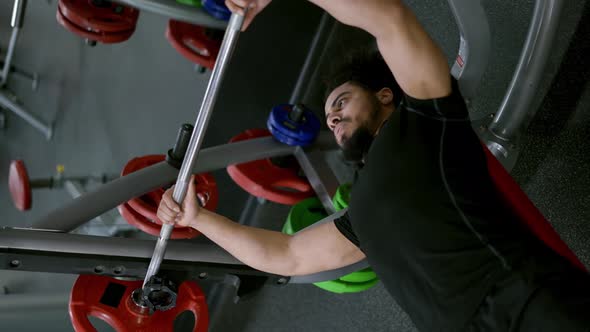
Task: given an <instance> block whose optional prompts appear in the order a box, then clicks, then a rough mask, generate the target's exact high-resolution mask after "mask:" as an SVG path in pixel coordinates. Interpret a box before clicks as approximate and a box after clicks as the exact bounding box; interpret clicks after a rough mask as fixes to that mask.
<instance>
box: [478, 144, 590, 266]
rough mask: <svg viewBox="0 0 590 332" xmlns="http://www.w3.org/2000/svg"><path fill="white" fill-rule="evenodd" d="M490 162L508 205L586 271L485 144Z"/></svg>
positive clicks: (497, 184)
mask: <svg viewBox="0 0 590 332" xmlns="http://www.w3.org/2000/svg"><path fill="white" fill-rule="evenodd" d="M483 148H484V150H485V154H486V158H487V162H488V172H489V174H490V177H491V179H492V181H493V182H494V184H495V185H496V188H498V191H499V192H500V193H501V194H502V196H503V197H504V200H505V202H506V203H507V205H508V206H509V207H510V208H511V209H512V210H513V211H514V212H515V213H516V215H517V216H518V217H519V219H520V220H521V221H522V222H523V223H525V224H526V225H527V226H528V228H529V229H530V230H531V231H532V232H533V234H535V236H537V237H538V238H539V239H540V240H541V241H543V242H544V243H545V244H546V245H547V246H548V247H549V248H551V249H553V250H554V251H555V252H557V253H558V254H560V255H561V256H563V257H565V258H566V259H568V260H569V261H570V262H571V263H572V264H574V265H575V266H577V267H578V268H580V269H582V270H584V271H586V268H585V266H584V264H582V262H580V260H579V259H578V257H576V255H575V254H574V253H573V252H572V250H571V249H570V248H569V247H568V246H567V244H565V242H563V240H562V239H561V238H560V237H559V234H557V232H555V230H554V229H553V227H552V226H551V224H550V223H549V222H548V221H547V219H545V217H544V216H543V214H541V212H540V211H539V210H538V209H537V207H535V205H534V204H533V203H532V202H531V201H530V199H529V198H528V196H527V195H526V194H525V193H524V192H523V191H522V189H521V188H520V186H519V185H518V184H517V183H516V181H514V179H513V178H512V176H511V175H510V174H509V173H508V172H507V171H506V169H504V166H502V164H500V162H499V161H498V160H497V159H496V157H494V155H493V154H492V153H491V152H490V151H489V150H488V148H487V147H486V146H485V145H484V146H483Z"/></svg>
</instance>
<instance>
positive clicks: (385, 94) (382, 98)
mask: <svg viewBox="0 0 590 332" xmlns="http://www.w3.org/2000/svg"><path fill="white" fill-rule="evenodd" d="M375 96H376V97H377V99H378V100H379V102H380V103H381V104H383V105H389V104H391V103H393V91H391V89H390V88H383V89H381V90H379V91H377V93H376V94H375Z"/></svg>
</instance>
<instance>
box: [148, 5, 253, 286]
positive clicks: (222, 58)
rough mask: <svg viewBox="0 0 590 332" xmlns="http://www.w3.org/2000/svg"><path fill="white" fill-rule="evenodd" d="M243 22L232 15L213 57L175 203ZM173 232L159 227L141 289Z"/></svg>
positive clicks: (180, 198) (185, 182) (182, 190)
mask: <svg viewBox="0 0 590 332" xmlns="http://www.w3.org/2000/svg"><path fill="white" fill-rule="evenodd" d="M243 22H244V17H243V16H241V15H238V14H232V16H231V19H230V21H229V25H228V27H227V32H226V33H225V37H224V38H223V42H222V43H221V49H220V51H219V55H218V56H217V60H216V63H215V67H214V68H213V73H212V75H211V79H210V80H209V85H208V86H207V90H206V91H205V96H204V98H203V103H202V104H201V109H200V111H199V114H198V115H197V120H196V122H195V129H194V131H193V135H192V136H191V141H190V143H189V146H188V149H187V155H186V157H185V158H184V161H183V163H182V167H181V168H180V173H179V175H178V180H177V181H176V186H175V187H174V193H173V194H172V197H173V198H174V200H175V201H176V202H182V201H184V197H185V196H186V191H187V189H188V184H189V180H190V176H191V174H192V170H193V167H194V165H195V162H196V160H197V156H198V153H199V149H200V147H201V144H202V143H203V138H204V137H205V130H206V129H207V124H208V123H209V119H210V117H211V113H212V112H211V111H212V110H213V106H214V105H215V100H216V99H217V95H218V92H219V87H220V85H221V81H222V80H223V76H224V74H225V71H226V69H227V64H228V63H229V59H230V58H231V55H232V54H233V51H234V49H235V46H236V42H237V40H238V36H239V34H240V30H241V29H242V23H243ZM173 228H174V225H170V224H166V225H163V226H162V230H161V232H160V237H159V238H158V241H157V243H156V248H155V249H154V255H153V257H152V260H151V262H150V265H149V267H148V271H147V274H146V277H145V280H144V283H143V284H144V286H145V284H146V283H147V282H148V281H149V280H150V278H151V277H152V276H154V275H155V274H156V273H158V270H159V269H160V265H161V263H162V260H163V258H164V254H165V252H166V245H167V243H168V239H169V238H170V233H172V230H173Z"/></svg>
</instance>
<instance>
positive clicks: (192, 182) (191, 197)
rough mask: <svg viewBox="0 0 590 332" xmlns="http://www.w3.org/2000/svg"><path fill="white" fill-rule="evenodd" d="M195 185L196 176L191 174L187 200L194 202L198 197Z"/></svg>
mask: <svg viewBox="0 0 590 332" xmlns="http://www.w3.org/2000/svg"><path fill="white" fill-rule="evenodd" d="M196 191H197V190H196V186H195V176H194V175H191V179H190V180H189V182H188V190H187V192H186V198H185V201H188V202H194V201H195V200H196V199H197V192H196Z"/></svg>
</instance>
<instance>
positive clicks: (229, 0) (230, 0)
mask: <svg viewBox="0 0 590 332" xmlns="http://www.w3.org/2000/svg"><path fill="white" fill-rule="evenodd" d="M235 1H237V0H225V5H226V6H227V8H229V10H230V11H231V12H232V13H237V14H240V15H244V7H245V6H242V7H240V6H239V5H237V4H235Z"/></svg>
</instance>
